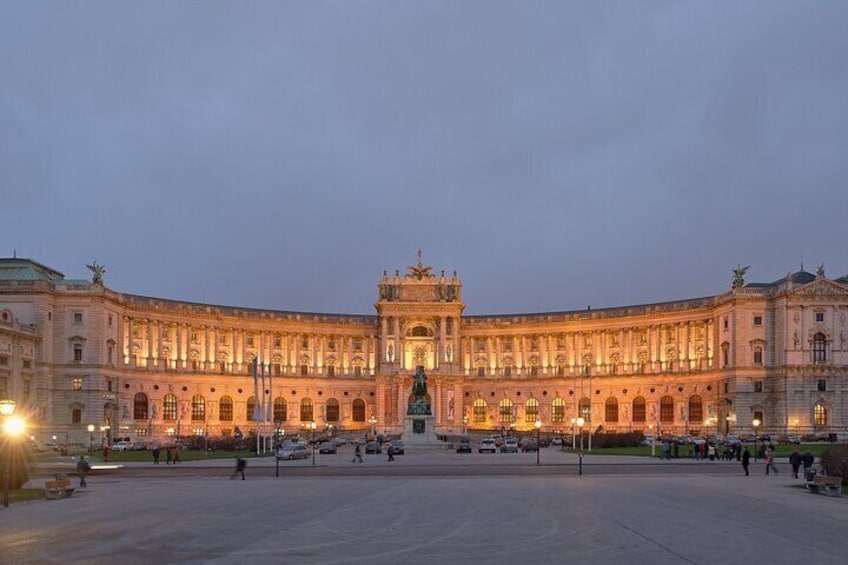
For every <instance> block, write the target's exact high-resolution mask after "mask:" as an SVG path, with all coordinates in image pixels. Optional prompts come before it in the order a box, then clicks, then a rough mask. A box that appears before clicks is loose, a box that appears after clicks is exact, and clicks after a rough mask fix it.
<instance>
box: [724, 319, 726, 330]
mask: <svg viewBox="0 0 848 565" xmlns="http://www.w3.org/2000/svg"><path fill="white" fill-rule="evenodd" d="M724 329H727V318H724Z"/></svg>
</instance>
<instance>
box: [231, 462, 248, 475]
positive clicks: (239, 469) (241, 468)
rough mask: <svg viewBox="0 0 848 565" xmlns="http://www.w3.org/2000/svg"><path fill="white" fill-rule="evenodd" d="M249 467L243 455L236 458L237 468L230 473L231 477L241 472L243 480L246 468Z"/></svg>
mask: <svg viewBox="0 0 848 565" xmlns="http://www.w3.org/2000/svg"><path fill="white" fill-rule="evenodd" d="M245 467H247V461H245V460H244V459H242V458H241V457H238V458H236V470H235V471H233V474H232V475H230V479H235V478H236V475H239V474H241V480H244V468H245Z"/></svg>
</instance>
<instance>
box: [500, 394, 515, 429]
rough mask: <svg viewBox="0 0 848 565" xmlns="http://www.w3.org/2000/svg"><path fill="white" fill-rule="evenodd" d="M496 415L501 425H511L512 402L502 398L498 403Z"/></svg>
mask: <svg viewBox="0 0 848 565" xmlns="http://www.w3.org/2000/svg"><path fill="white" fill-rule="evenodd" d="M498 415H499V421H500V423H501V424H511V423H512V422H513V420H512V400H510V399H509V398H504V399H503V400H501V401H500V403H498Z"/></svg>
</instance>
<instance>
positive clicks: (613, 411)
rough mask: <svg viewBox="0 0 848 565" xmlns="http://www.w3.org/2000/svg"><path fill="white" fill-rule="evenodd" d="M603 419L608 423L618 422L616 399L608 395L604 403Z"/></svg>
mask: <svg viewBox="0 0 848 565" xmlns="http://www.w3.org/2000/svg"><path fill="white" fill-rule="evenodd" d="M604 420H606V421H607V422H610V423H613V424H615V423H618V400H617V399H616V398H615V397H612V396H610V397H609V398H607V401H606V402H605V403H604Z"/></svg>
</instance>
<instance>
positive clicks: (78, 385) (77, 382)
mask: <svg viewBox="0 0 848 565" xmlns="http://www.w3.org/2000/svg"><path fill="white" fill-rule="evenodd" d="M71 388H73V389H74V390H82V377H74V378H73V380H72V381H71Z"/></svg>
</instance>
